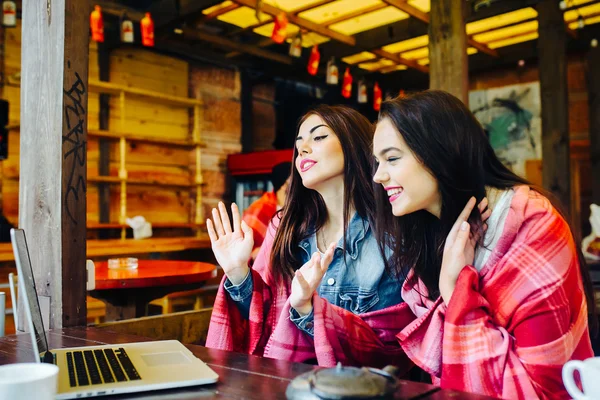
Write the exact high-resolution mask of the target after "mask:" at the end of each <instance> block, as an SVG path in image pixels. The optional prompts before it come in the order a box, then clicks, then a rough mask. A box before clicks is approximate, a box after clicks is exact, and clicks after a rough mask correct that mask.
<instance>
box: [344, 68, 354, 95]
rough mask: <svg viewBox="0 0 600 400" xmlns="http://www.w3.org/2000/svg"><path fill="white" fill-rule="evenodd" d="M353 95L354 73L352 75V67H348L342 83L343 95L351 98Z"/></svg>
mask: <svg viewBox="0 0 600 400" xmlns="http://www.w3.org/2000/svg"><path fill="white" fill-rule="evenodd" d="M351 95H352V75H350V67H346V72H344V82H343V83H342V96H344V97H345V98H347V99H349V98H350V96H351Z"/></svg>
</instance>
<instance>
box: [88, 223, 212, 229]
mask: <svg viewBox="0 0 600 400" xmlns="http://www.w3.org/2000/svg"><path fill="white" fill-rule="evenodd" d="M151 223H152V229H155V228H156V229H161V228H191V229H194V228H201V227H204V226H205V225H206V224H203V223H202V224H195V223H191V222H151ZM87 228H88V229H121V228H126V229H131V228H130V226H129V225H127V224H120V223H118V222H106V223H102V222H88V223H87Z"/></svg>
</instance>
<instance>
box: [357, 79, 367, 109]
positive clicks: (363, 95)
mask: <svg viewBox="0 0 600 400" xmlns="http://www.w3.org/2000/svg"><path fill="white" fill-rule="evenodd" d="M357 100H358V102H359V103H360V104H365V103H366V102H367V85H366V84H365V82H364V81H360V82H358V98H357Z"/></svg>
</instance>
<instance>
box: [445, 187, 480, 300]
mask: <svg viewBox="0 0 600 400" xmlns="http://www.w3.org/2000/svg"><path fill="white" fill-rule="evenodd" d="M475 202H476V199H475V197H471V199H469V201H468V202H467V205H466V206H465V208H464V209H463V210H462V212H461V213H460V215H459V216H458V219H457V220H456V222H455V223H454V225H453V226H452V229H451V230H450V233H449V234H448V237H447V238H446V243H445V245H444V255H443V257H442V269H441V271H440V282H439V286H440V295H441V296H442V298H443V299H444V303H446V305H447V304H449V303H450V297H452V292H454V287H455V286H456V281H457V280H458V275H460V272H461V271H462V269H463V268H464V267H465V266H467V265H472V264H473V260H474V258H475V246H476V245H477V242H478V241H479V236H478V235H473V234H471V230H470V226H469V223H468V222H467V219H468V218H469V215H471V211H473V207H475ZM487 206H488V201H487V198H484V199H483V200H481V202H480V203H479V212H480V213H481V219H482V221H483V222H484V225H483V229H484V232H485V230H486V229H487V224H485V221H486V220H487V219H488V218H489V217H490V215H491V210H490V209H487V210H486V208H487Z"/></svg>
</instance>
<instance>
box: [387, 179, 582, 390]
mask: <svg viewBox="0 0 600 400" xmlns="http://www.w3.org/2000/svg"><path fill="white" fill-rule="evenodd" d="M575 246H576V244H575V243H574V242H573V240H572V237H571V234H570V231H569V227H568V225H567V223H566V222H565V221H564V219H563V218H562V217H561V216H560V215H559V214H558V213H557V212H556V210H555V209H554V208H553V207H552V205H551V204H550V202H549V201H548V200H547V199H546V198H545V197H543V196H541V195H540V194H538V193H536V192H533V191H531V190H530V189H529V188H527V187H519V188H517V189H516V191H515V195H514V197H513V201H512V204H511V209H510V211H509V215H508V217H507V219H506V222H505V226H504V231H503V235H502V237H501V239H500V241H499V243H498V245H497V246H496V248H494V249H493V252H492V254H491V255H490V258H489V260H488V262H487V263H486V265H485V266H484V267H483V269H482V270H481V271H480V272H479V273H478V272H477V271H476V270H475V269H474V268H473V267H470V266H469V267H466V268H465V269H464V270H463V271H462V272H461V274H460V276H459V279H458V282H457V285H456V289H455V290H454V293H453V295H452V298H451V300H450V304H448V307H446V306H445V304H444V303H443V302H442V301H441V299H438V300H437V301H435V302H432V301H429V300H427V299H426V298H425V297H423V296H421V295H420V294H419V293H426V291H425V288H424V286H423V285H421V284H417V285H415V286H414V287H411V286H409V285H407V284H406V283H405V285H404V287H403V298H404V300H405V301H406V302H407V303H408V304H409V306H410V307H411V309H412V310H413V312H414V314H415V315H416V316H417V319H416V320H414V321H413V322H412V323H411V324H410V325H409V326H407V327H406V328H405V329H404V330H403V331H402V332H401V333H400V334H399V335H398V339H399V341H400V343H401V346H402V348H403V349H404V350H405V351H406V353H407V354H408V356H409V357H410V358H411V359H412V360H413V361H414V362H415V364H417V365H419V366H420V367H421V368H423V369H424V370H426V371H427V372H429V373H430V374H431V375H432V378H433V380H434V382H435V383H438V384H440V385H441V387H442V388H450V389H456V390H462V391H467V392H475V393H481V394H486V395H490V396H498V397H503V398H511V399H515V398H520V399H535V398H552V399H556V398H569V396H568V394H567V392H566V391H565V388H564V386H563V383H562V379H561V370H562V366H563V365H564V364H565V363H566V362H567V361H569V360H573V359H585V358H588V357H592V356H593V353H592V348H591V343H590V337H589V332H588V320H587V306H586V301H585V294H584V291H583V286H582V280H581V274H580V272H579V264H578V261H577V256H576V248H575Z"/></svg>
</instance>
